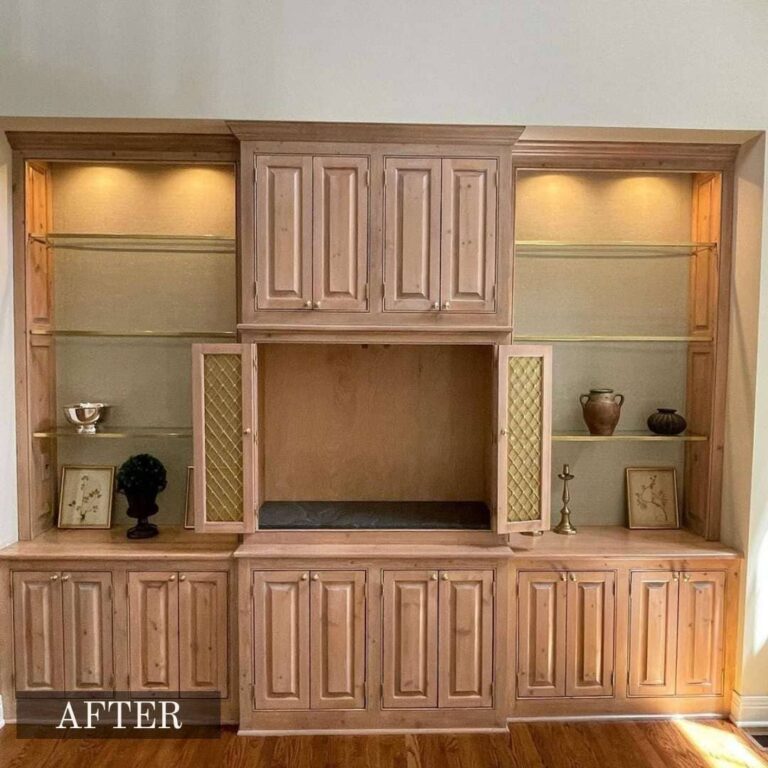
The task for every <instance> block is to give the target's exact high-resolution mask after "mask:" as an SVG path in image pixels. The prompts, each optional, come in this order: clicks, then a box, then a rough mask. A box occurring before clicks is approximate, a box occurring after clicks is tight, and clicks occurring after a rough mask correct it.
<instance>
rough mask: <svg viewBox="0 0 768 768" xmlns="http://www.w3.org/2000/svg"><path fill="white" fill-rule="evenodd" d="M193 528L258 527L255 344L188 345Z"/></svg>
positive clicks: (235, 529) (226, 530)
mask: <svg viewBox="0 0 768 768" xmlns="http://www.w3.org/2000/svg"><path fill="white" fill-rule="evenodd" d="M192 369H193V370H192V405H193V419H194V423H193V439H194V466H195V471H194V497H195V530H197V531H199V532H209V533H210V532H217V531H218V532H220V533H249V532H251V531H253V530H254V528H255V526H256V514H255V507H256V502H257V498H256V489H257V471H258V462H257V461H256V446H257V438H258V433H257V427H258V424H257V410H258V409H257V407H256V397H257V391H256V389H257V376H256V346H255V345H253V344H195V345H193V347H192Z"/></svg>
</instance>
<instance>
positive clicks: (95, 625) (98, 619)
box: [61, 572, 114, 691]
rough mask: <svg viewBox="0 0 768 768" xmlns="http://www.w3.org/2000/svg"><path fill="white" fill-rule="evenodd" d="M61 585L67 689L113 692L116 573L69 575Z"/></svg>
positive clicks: (65, 575) (63, 578)
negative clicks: (113, 627) (113, 619)
mask: <svg viewBox="0 0 768 768" xmlns="http://www.w3.org/2000/svg"><path fill="white" fill-rule="evenodd" d="M61 582H62V584H61V586H62V602H63V615H64V679H65V683H66V689H67V690H68V691H106V690H111V689H113V688H114V680H113V660H112V574H111V573H91V572H83V573H65V574H63V575H62V577H61Z"/></svg>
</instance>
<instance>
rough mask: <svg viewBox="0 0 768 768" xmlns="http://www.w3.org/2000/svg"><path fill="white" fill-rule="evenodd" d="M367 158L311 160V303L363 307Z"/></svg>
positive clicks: (343, 308) (347, 308) (346, 308)
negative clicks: (312, 288)
mask: <svg viewBox="0 0 768 768" xmlns="http://www.w3.org/2000/svg"><path fill="white" fill-rule="evenodd" d="M368 163H369V161H368V158H367V157H315V158H314V160H313V163H312V173H313V182H312V185H313V190H314V191H313V200H312V209H313V215H312V219H313V222H312V224H313V238H312V240H313V259H312V261H313V274H314V277H313V284H314V290H313V304H312V306H313V307H314V308H315V309H325V310H336V311H344V312H362V311H365V310H366V309H367V308H368V297H367V285H368Z"/></svg>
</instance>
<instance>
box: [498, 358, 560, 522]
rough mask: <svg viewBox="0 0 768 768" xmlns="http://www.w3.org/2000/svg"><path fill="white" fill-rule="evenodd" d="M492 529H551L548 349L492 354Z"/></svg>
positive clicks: (549, 369) (550, 364)
mask: <svg viewBox="0 0 768 768" xmlns="http://www.w3.org/2000/svg"><path fill="white" fill-rule="evenodd" d="M496 355H497V357H496V365H497V372H496V373H497V376H496V396H497V410H496V448H497V453H496V456H497V465H496V530H497V532H498V533H514V532H523V531H544V530H547V531H548V530H549V515H550V508H549V507H550V502H549V497H550V465H551V441H552V348H551V347H541V346H534V345H527V344H520V345H500V346H499V347H498V348H497V352H496Z"/></svg>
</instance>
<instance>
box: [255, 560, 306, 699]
mask: <svg viewBox="0 0 768 768" xmlns="http://www.w3.org/2000/svg"><path fill="white" fill-rule="evenodd" d="M252 615H253V670H254V680H253V706H254V708H255V709H309V704H310V695H309V686H310V682H309V572H308V571H254V572H253V613H252Z"/></svg>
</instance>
